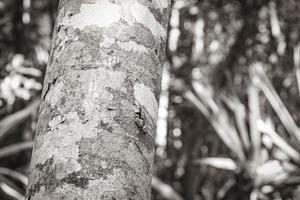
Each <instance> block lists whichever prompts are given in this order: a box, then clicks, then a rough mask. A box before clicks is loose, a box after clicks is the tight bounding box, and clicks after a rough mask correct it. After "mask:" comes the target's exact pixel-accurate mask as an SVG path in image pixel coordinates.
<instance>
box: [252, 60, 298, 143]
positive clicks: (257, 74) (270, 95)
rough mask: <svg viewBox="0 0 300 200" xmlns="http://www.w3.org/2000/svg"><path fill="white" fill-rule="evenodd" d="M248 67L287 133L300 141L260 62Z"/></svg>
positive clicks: (289, 115)
mask: <svg viewBox="0 0 300 200" xmlns="http://www.w3.org/2000/svg"><path fill="white" fill-rule="evenodd" d="M250 69H251V76H252V78H253V79H254V80H255V84H256V85H257V86H258V87H259V88H260V89H261V90H262V91H263V92H264V94H265V96H266V97H267V99H268V101H269V102H270V104H271V106H272V107H273V109H274V110H275V112H276V113H277V115H278V117H279V119H280V120H281V122H282V124H283V125H284V127H285V128H286V130H287V131H288V133H289V134H290V135H291V136H293V137H295V138H296V139H297V141H298V143H300V130H299V128H298V126H297V125H296V123H295V121H294V119H293V118H292V116H291V114H290V113H289V111H288V110H287V108H286V107H285V105H284V104H283V102H282V101H281V99H280V97H279V95H278V94H277V92H276V91H275V89H274V88H273V86H272V84H271V82H270V81H269V79H268V77H267V76H266V74H265V72H264V70H263V68H262V64H260V63H255V64H253V65H252V66H251V68H250Z"/></svg>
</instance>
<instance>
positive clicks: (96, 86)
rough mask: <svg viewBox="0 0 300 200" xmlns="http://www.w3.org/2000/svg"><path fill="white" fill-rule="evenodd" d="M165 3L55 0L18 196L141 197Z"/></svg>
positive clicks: (149, 158)
mask: <svg viewBox="0 0 300 200" xmlns="http://www.w3.org/2000/svg"><path fill="white" fill-rule="evenodd" d="M169 10H170V1H169V0H153V1H146V0H61V1H60V5H59V12H58V17H57V20H56V25H55V30H54V34H53V40H52V51H51V56H50V60H49V63H48V67H47V72H46V77H45V82H44V88H43V94H42V97H43V101H42V103H41V106H40V113H39V121H38V128H37V134H36V138H35V143H34V150H33V155H32V161H31V166H30V168H31V174H30V177H29V185H28V189H27V194H26V199H28V200H29V199H30V200H54V199H55V200H57V199H64V200H68V199H70V200H71V199H72V200H73V199H83V200H89V199H91V200H92V199H97V200H98V199H99V200H101V199H105V200H107V199H111V200H113V199H116V200H119V199H120V200H121V199H122V200H123V199H124V200H126V199H128V200H129V199H130V200H135V199H136V200H147V199H150V196H151V176H152V165H153V156H154V140H153V139H154V132H155V121H156V115H157V108H158V103H157V100H158V95H159V92H160V82H161V73H162V62H163V60H164V57H165V54H164V49H165V45H166V32H167V24H168V15H169Z"/></svg>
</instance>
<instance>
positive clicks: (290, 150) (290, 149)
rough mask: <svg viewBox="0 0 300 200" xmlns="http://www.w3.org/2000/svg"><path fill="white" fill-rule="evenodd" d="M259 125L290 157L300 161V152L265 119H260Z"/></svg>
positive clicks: (260, 129)
mask: <svg viewBox="0 0 300 200" xmlns="http://www.w3.org/2000/svg"><path fill="white" fill-rule="evenodd" d="M257 127H258V129H259V131H261V132H262V133H264V134H266V135H268V136H269V138H270V139H271V140H272V142H273V143H274V144H275V145H276V146H277V147H278V148H279V149H280V150H281V151H282V152H284V153H285V154H286V155H287V156H288V157H289V158H291V159H293V160H294V161H296V162H298V163H300V153H299V152H297V151H296V150H295V149H294V148H293V147H292V146H290V145H289V144H288V143H287V142H286V141H285V140H284V139H283V138H282V137H281V136H279V135H278V134H277V133H276V132H275V130H274V129H273V128H272V127H271V126H268V125H267V124H266V123H265V122H264V121H262V120H259V121H258V123H257Z"/></svg>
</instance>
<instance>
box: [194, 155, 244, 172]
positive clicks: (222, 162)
mask: <svg viewBox="0 0 300 200" xmlns="http://www.w3.org/2000/svg"><path fill="white" fill-rule="evenodd" d="M194 163H195V164H203V165H209V166H212V167H214V168H218V169H223V170H229V171H236V170H237V169H238V166H237V164H236V162H235V161H234V160H232V159H231V158H221V157H210V158H203V159H196V160H194Z"/></svg>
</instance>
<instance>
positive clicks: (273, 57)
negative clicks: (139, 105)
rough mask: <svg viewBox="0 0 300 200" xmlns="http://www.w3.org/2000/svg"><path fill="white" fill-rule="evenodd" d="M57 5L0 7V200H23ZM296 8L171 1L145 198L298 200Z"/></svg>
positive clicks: (253, 1)
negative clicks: (151, 172)
mask: <svg viewBox="0 0 300 200" xmlns="http://www.w3.org/2000/svg"><path fill="white" fill-rule="evenodd" d="M57 3H58V1H57V0H1V1H0V118H1V120H0V199H3V200H8V199H9V200H10V199H13V200H14V199H17V200H18V199H23V195H24V192H25V187H26V184H27V175H28V165H29V160H30V154H31V148H32V140H33V137H34V131H35V127H36V121H37V110H38V105H39V96H40V92H41V88H42V83H43V75H44V72H45V69H46V64H47V60H48V57H49V49H50V41H51V34H52V28H53V25H54V23H55V16H56V8H57ZM299 18H300V2H298V1H297V0H284V1H280V0H173V1H172V12H171V18H170V25H169V34H168V36H169V40H168V49H167V51H168V54H167V55H168V59H167V62H166V64H165V66H164V75H163V82H162V92H161V98H160V107H159V118H158V123H157V133H156V158H155V167H154V174H155V176H154V178H153V182H152V188H153V195H152V196H153V200H168V199H169V200H271V199H274V200H297V199H300V187H299V183H300V130H299V123H300V112H299V111H300V110H299V106H300V94H299V92H300V87H299V86H300V43H299V42H300V41H299V35H300V34H299V32H300V24H299V23H300V20H299Z"/></svg>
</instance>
